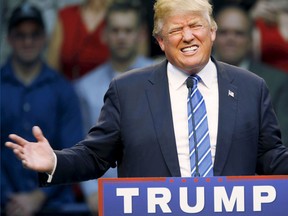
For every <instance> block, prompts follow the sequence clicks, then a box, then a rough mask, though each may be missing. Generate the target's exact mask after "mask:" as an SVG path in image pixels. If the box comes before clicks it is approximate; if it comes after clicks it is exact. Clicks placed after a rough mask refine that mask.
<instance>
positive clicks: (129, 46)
mask: <svg viewBox="0 0 288 216" xmlns="http://www.w3.org/2000/svg"><path fill="white" fill-rule="evenodd" d="M138 38H139V23H138V20H137V15H136V14H135V12H134V11H127V12H113V13H111V14H110V15H109V18H108V20H107V29H106V34H105V40H106V43H107V45H108V46H109V49H110V52H111V56H112V58H114V60H118V61H127V60H129V59H131V58H134V57H135V55H136V54H137V48H138Z"/></svg>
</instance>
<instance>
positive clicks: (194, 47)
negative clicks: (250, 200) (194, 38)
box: [182, 46, 197, 52]
mask: <svg viewBox="0 0 288 216" xmlns="http://www.w3.org/2000/svg"><path fill="white" fill-rule="evenodd" d="M196 49H197V47H196V46H192V47H186V48H184V49H182V51H183V52H189V51H196Z"/></svg>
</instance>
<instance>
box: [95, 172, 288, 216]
mask: <svg viewBox="0 0 288 216" xmlns="http://www.w3.org/2000/svg"><path fill="white" fill-rule="evenodd" d="M98 182H99V215H100V216H115V215H117V216H120V215H132V216H134V215H135V216H144V215H145V216H147V215H157V216H161V215H173V216H174V215H175V216H182V215H193V214H195V215H197V216H213V215H218V216H219V215H225V216H226V215H231V216H238V215H242V216H247V215H249V216H253V215H261V216H287V215H288V175H278V176H229V177H220V176H219V177H211V178H204V177H199V178H198V177H196V178H180V177H171V178H102V179H99V181H98Z"/></svg>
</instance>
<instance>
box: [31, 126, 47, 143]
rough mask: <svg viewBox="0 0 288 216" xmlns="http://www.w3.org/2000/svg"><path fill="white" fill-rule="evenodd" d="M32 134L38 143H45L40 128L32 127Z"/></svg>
mask: <svg viewBox="0 0 288 216" xmlns="http://www.w3.org/2000/svg"><path fill="white" fill-rule="evenodd" d="M32 132H33V135H34V137H35V138H36V139H37V141H39V142H45V141H46V138H45V137H44V135H43V133H42V130H41V129H40V127H38V126H34V127H33V128H32Z"/></svg>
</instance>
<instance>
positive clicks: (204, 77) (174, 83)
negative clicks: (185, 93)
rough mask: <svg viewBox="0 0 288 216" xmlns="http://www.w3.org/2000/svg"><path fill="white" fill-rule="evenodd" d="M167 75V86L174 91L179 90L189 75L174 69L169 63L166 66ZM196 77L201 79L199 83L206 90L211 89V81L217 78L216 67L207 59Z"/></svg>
mask: <svg viewBox="0 0 288 216" xmlns="http://www.w3.org/2000/svg"><path fill="white" fill-rule="evenodd" d="M167 73H168V80H169V84H170V85H171V87H172V88H174V89H175V90H177V89H178V88H180V87H181V86H182V85H183V84H184V83H185V82H186V79H187V78H188V77H189V74H187V73H185V72H184V71H182V70H180V69H179V68H177V67H175V66H174V65H172V64H171V63H170V62H168V65H167ZM197 75H198V76H199V77H200V78H201V82H202V83H203V84H204V85H205V86H206V87H207V88H211V86H212V83H213V80H214V79H216V78H217V71H216V66H215V64H214V63H213V62H212V60H211V59H209V61H208V63H207V64H206V65H205V67H204V68H203V69H202V70H201V71H200V72H199V73H198V74H197Z"/></svg>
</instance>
